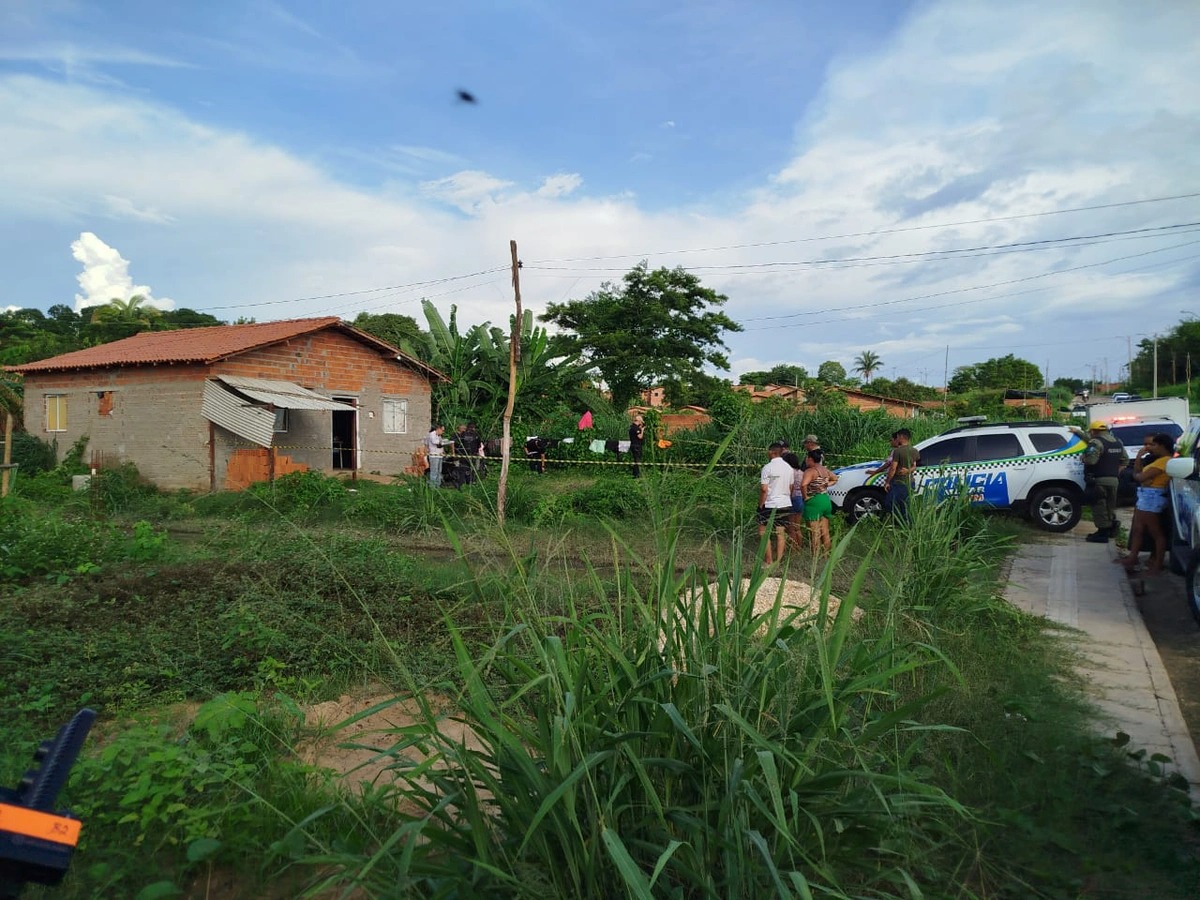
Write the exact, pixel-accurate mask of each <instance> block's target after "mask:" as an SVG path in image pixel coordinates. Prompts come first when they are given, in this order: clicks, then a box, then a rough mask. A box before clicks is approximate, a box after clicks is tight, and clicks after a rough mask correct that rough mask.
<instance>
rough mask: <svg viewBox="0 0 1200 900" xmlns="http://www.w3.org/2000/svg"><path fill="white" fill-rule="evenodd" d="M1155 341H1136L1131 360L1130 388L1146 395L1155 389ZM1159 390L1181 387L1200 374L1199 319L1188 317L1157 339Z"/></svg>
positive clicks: (1150, 339) (1147, 339)
mask: <svg viewBox="0 0 1200 900" xmlns="http://www.w3.org/2000/svg"><path fill="white" fill-rule="evenodd" d="M1155 349H1156V348H1155V339H1154V338H1144V339H1143V340H1141V341H1138V352H1137V355H1136V356H1135V357H1134V358H1133V360H1132V369H1131V372H1130V377H1129V382H1130V386H1132V387H1136V388H1137V389H1138V390H1140V391H1144V392H1148V391H1149V390H1150V389H1151V388H1152V387H1153V386H1154V381H1155V379H1154V374H1155V372H1154V360H1155V356H1156V354H1155ZM1157 358H1158V386H1159V388H1160V389H1161V388H1162V387H1163V386H1164V385H1174V384H1182V383H1183V382H1185V381H1187V380H1188V376H1189V374H1190V375H1191V378H1192V380H1195V379H1196V376H1197V374H1198V373H1200V318H1196V317H1195V316H1189V317H1188V318H1186V319H1184V320H1183V321H1182V322H1180V323H1179V324H1178V325H1176V326H1175V327H1174V328H1172V329H1171V330H1170V331H1168V332H1166V333H1165V334H1160V335H1159V336H1158V347H1157Z"/></svg>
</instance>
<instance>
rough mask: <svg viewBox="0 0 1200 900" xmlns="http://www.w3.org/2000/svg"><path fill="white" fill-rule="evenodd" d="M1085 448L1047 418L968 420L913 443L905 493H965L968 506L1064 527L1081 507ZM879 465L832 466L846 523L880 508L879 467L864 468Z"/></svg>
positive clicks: (833, 494) (833, 495) (835, 496)
mask: <svg viewBox="0 0 1200 900" xmlns="http://www.w3.org/2000/svg"><path fill="white" fill-rule="evenodd" d="M960 421H961V420H960ZM1086 447H1087V442H1086V441H1085V440H1083V438H1081V437H1080V436H1079V435H1078V434H1076V433H1075V432H1073V431H1072V430H1071V429H1069V428H1067V427H1066V426H1065V425H1059V424H1057V423H1055V422H1001V423H997V424H995V425H988V424H986V423H981V422H978V421H974V422H971V423H970V424H965V425H962V426H960V427H958V428H952V429H950V430H949V431H947V432H944V433H942V434H939V435H938V436H937V437H933V438H930V439H929V440H926V441H922V442H921V443H919V444H917V450H918V451H919V452H920V454H921V462H920V465H919V466H918V467H917V469H916V470H915V471H914V472H913V492H914V493H916V494H921V493H924V492H927V491H936V496H937V497H938V498H939V499H940V498H943V497H948V496H951V495H953V494H956V493H958V492H959V491H966V492H967V494H968V496H969V498H970V501H971V503H972V504H975V505H978V506H985V507H988V508H991V509H1011V510H1015V511H1017V512H1020V513H1024V514H1025V515H1027V516H1028V517H1029V518H1030V519H1031V520H1032V521H1033V522H1034V524H1035V525H1037V526H1039V527H1040V528H1044V529H1045V530H1047V531H1055V532H1060V531H1070V530H1071V529H1072V528H1074V527H1075V525H1076V524H1077V523H1078V522H1079V519H1080V516H1081V515H1082V513H1083V487H1084V483H1083V459H1082V455H1083V451H1084V450H1085V449H1086ZM881 465H882V461H875V462H867V463H860V464H858V465H855V466H847V467H845V468H841V469H838V470H837V475H838V481H837V484H835V485H833V486H831V487H830V488H829V497H830V499H831V500H832V501H833V504H834V506H836V507H839V508H840V509H842V510H843V511H844V512H845V514H846V517H847V518H848V519H850V521H852V522H853V521H856V520H858V519H860V518H862V517H863V516H870V515H877V514H878V513H880V512H882V510H883V498H884V478H885V475H886V472H880V473H877V474H874V475H869V474H868V472H869V471H870V470H871V469H875V468H878V467H880V466H881Z"/></svg>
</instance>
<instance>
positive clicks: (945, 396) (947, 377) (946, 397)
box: [942, 344, 950, 416]
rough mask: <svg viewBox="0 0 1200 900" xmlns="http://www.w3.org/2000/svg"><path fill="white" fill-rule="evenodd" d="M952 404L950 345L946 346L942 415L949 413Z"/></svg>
mask: <svg viewBox="0 0 1200 900" xmlns="http://www.w3.org/2000/svg"><path fill="white" fill-rule="evenodd" d="M949 403H950V345H949V344H947V345H946V366H945V368H944V369H943V370H942V415H943V416H944V415H946V413H947V412H948V405H949Z"/></svg>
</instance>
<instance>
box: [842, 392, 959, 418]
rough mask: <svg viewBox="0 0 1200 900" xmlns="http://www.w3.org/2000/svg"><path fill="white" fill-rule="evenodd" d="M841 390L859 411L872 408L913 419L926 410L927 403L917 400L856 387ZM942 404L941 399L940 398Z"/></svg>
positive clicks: (851, 406)
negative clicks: (861, 389)
mask: <svg viewBox="0 0 1200 900" xmlns="http://www.w3.org/2000/svg"><path fill="white" fill-rule="evenodd" d="M838 390H839V391H841V392H842V393H843V394H845V395H846V403H847V405H848V406H849V407H850V408H851V409H857V410H858V411H859V412H870V411H871V410H876V409H878V410H882V411H883V412H885V413H887V414H888V415H889V416H895V417H896V418H897V419H913V418H916V417H917V416H918V415H920V414H921V413H922V412H923V411H924V410H925V405H924V404H923V403H919V402H917V401H915V400H901V399H899V398H898V397H881V396H880V395H879V394H868V393H867V392H866V391H859V390H855V389H854V388H846V387H839V388H838ZM938 403H939V404H940V403H941V401H940V400H939V401H938Z"/></svg>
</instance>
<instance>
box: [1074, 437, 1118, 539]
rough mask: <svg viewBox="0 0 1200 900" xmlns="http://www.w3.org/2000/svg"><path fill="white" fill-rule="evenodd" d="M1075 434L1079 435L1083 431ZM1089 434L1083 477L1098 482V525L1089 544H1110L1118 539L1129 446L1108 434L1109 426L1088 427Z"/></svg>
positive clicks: (1095, 506) (1095, 515) (1094, 511)
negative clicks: (1123, 473)
mask: <svg viewBox="0 0 1200 900" xmlns="http://www.w3.org/2000/svg"><path fill="white" fill-rule="evenodd" d="M1074 431H1076V433H1079V429H1074ZM1088 432H1089V434H1088V446H1087V450H1085V451H1084V453H1083V473H1084V477H1085V478H1086V479H1087V481H1088V482H1089V483H1090V482H1093V481H1094V482H1095V492H1096V493H1095V497H1096V499H1095V500H1093V501H1092V521H1093V522H1095V523H1096V530H1095V532H1093V533H1092V534H1089V535H1088V536H1087V537H1086V538H1085V540H1087V541H1089V542H1091V543H1093V544H1107V543H1108V539H1109V538H1112V537H1116V535H1117V517H1116V509H1117V484H1118V480H1119V478H1120V474H1121V468H1122V467H1123V466H1124V465H1125V461H1126V457H1125V445H1124V444H1122V443H1121V442H1120V441H1119V440H1117V438H1116V437H1115V436H1114V435H1113V433H1112V432H1111V431H1109V430H1108V423H1107V422H1099V421H1097V422H1093V423H1092V424H1091V425H1089V426H1088Z"/></svg>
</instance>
